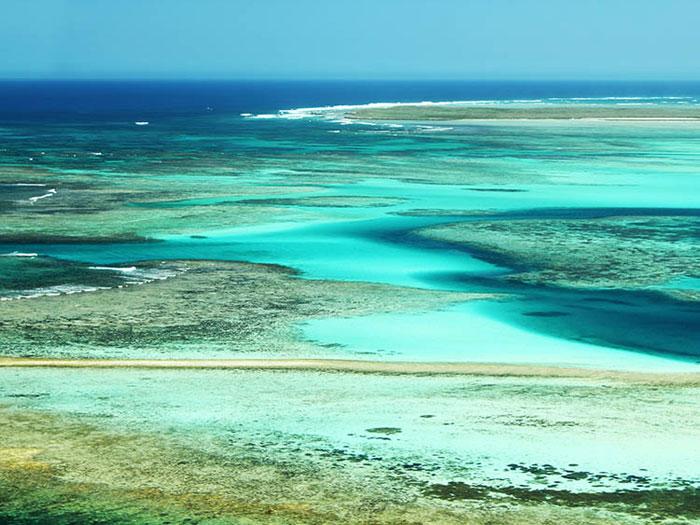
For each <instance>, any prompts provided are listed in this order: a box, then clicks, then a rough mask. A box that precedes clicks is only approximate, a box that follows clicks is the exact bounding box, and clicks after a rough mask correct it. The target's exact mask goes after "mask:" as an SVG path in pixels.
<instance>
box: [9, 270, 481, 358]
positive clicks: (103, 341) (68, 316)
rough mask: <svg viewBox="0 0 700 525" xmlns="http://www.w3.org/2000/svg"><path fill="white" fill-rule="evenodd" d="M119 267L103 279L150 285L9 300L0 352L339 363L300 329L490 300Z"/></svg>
mask: <svg viewBox="0 0 700 525" xmlns="http://www.w3.org/2000/svg"><path fill="white" fill-rule="evenodd" d="M37 264H38V263H37ZM119 269H120V268H113V269H112V270H110V269H102V270H99V272H103V273H105V277H104V279H107V278H111V279H118V278H119V277H118V275H114V274H120V273H121V274H123V275H134V274H139V275H141V276H143V279H144V280H148V279H149V276H151V277H150V282H146V283H145V284H140V285H139V284H133V285H130V286H122V287H111V288H109V289H104V290H102V289H101V290H96V291H91V292H89V293H74V294H70V295H65V294H64V295H58V296H41V297H33V298H30V299H17V300H13V301H1V302H0V318H2V327H3V333H2V337H1V338H0V352H1V353H2V354H4V355H13V356H35V357H39V356H44V357H47V356H53V357H88V358H89V357H92V358H104V357H115V356H118V357H145V358H167V357H169V358H183V357H185V358H186V357H219V358H221V357H222V356H223V357H226V356H228V357H241V356H249V357H250V356H251V355H256V356H266V357H271V356H287V357H298V356H299V355H305V356H306V357H308V356H318V355H326V356H329V355H330V356H336V357H337V356H339V355H344V354H342V350H338V349H334V348H330V349H329V348H324V347H321V346H315V345H314V344H313V343H310V342H305V341H304V340H303V339H302V337H301V333H300V331H299V329H298V328H297V327H296V324H297V323H299V322H301V321H304V320H306V319H312V318H319V317H333V316H350V315H362V314H369V313H375V312H384V311H411V310H414V311H415V310H418V311H421V310H428V309H432V308H438V307H440V306H444V305H447V304H451V303H454V302H459V301H466V300H471V299H478V298H482V297H489V296H484V295H481V294H467V293H450V292H433V291H426V290H418V289H412V288H399V287H392V286H386V285H381V284H371V283H351V282H335V281H315V280H306V279H297V278H295V276H296V273H295V272H294V271H293V270H291V269H289V268H284V267H281V266H275V265H264V264H251V263H233V262H215V261H174V262H150V263H149V262H146V263H137V264H134V265H133V266H132V267H131V268H129V269H133V271H132V272H131V273H125V274H124V273H123V272H119V271H118V270H119ZM91 271H93V272H94V271H95V270H91ZM90 275H92V274H90ZM98 275H101V274H98ZM110 275H111V277H109V276H110ZM124 284H126V283H124Z"/></svg>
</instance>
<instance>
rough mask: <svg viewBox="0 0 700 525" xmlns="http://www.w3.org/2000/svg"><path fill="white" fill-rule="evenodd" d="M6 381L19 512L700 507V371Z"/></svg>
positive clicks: (4, 413)
mask: <svg viewBox="0 0 700 525" xmlns="http://www.w3.org/2000/svg"><path fill="white" fill-rule="evenodd" d="M0 377H2V381H1V382H0V404H1V408H0V418H1V420H2V425H0V440H1V442H2V447H3V448H2V456H1V459H0V492H1V493H2V501H3V504H2V505H0V516H2V517H3V519H6V520H7V519H15V520H18V521H19V522H21V520H22V519H24V520H28V519H32V518H33V519H44V520H54V522H56V523H64V522H69V521H71V520H73V521H81V520H82V521H85V520H88V519H97V518H102V519H106V520H110V521H119V520H121V521H126V522H139V523H144V522H147V523H164V522H166V521H176V522H185V521H186V520H194V521H200V520H207V519H216V520H217V522H219V523H241V522H244V523H258V522H264V523H377V524H384V523H391V524H399V523H406V521H410V522H416V523H446V524H451V523H465V522H468V523H476V524H482V523H483V524H486V523H497V524H506V523H516V524H530V523H532V524H544V523H551V522H559V523H582V524H583V523H586V524H608V523H655V522H659V520H666V521H665V522H667V523H671V522H672V523H698V521H699V520H700V509H698V507H697V492H696V491H697V488H696V485H695V484H694V482H693V481H692V479H690V478H689V476H690V474H691V473H692V465H689V464H687V461H688V458H690V457H692V455H693V452H694V450H693V446H692V442H693V439H692V437H693V436H696V435H697V427H695V426H694V425H693V417H692V414H693V413H694V411H695V410H697V405H696V403H694V402H689V400H692V399H697V385H696V386H690V385H686V386H680V385H666V386H662V385H656V386H655V387H653V388H650V386H649V385H641V384H632V383H626V382H618V381H615V380H599V379H575V378H513V377H511V378H508V377H494V376H483V377H468V376H461V377H460V376H433V375H430V374H418V375H416V374H408V375H400V376H387V375H384V374H382V373H379V374H376V373H375V374H356V373H347V372H345V373H344V372H329V371H326V372H314V371H303V370H297V371H286V372H285V371H281V370H278V371H274V370H137V369H131V370H104V369H103V370H86V369H83V370H68V369H60V370H59V369H50V368H32V369H26V368H25V369H19V368H2V369H1V370H0ZM69 385H70V388H69V387H68V386H69ZM669 407H672V408H669ZM271 414H275V416H274V417H270V416H271ZM661 429H663V431H662V430H661ZM631 442H633V443H634V446H630V443H631Z"/></svg>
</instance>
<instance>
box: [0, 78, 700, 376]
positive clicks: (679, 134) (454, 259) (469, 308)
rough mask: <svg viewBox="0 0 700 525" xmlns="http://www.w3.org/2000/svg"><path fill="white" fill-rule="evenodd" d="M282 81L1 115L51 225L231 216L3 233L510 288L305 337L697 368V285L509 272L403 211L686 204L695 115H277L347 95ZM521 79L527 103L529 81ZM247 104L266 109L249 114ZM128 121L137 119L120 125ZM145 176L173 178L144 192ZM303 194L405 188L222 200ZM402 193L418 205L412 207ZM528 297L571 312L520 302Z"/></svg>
mask: <svg viewBox="0 0 700 525" xmlns="http://www.w3.org/2000/svg"><path fill="white" fill-rule="evenodd" d="M319 89H320V88H319ZM444 89H447V88H444ZM450 89H452V88H450ZM263 92H264V90H263ZM276 93H277V92H276ZM445 93H447V92H445ZM450 94H452V93H450ZM575 95H576V93H569V94H567V95H564V96H561V95H559V96H555V95H551V97H553V98H550V100H551V102H557V103H562V102H565V103H572V104H575V103H580V101H577V98H578V97H576V96H575ZM209 96H212V97H214V95H211V94H209ZM216 96H219V97H221V96H223V95H221V94H219V95H216ZM247 96H248V97H250V96H251V95H250V94H248V95H247ZM285 96H286V98H285V97H283V96H282V95H280V94H279V93H277V94H276V95H275V96H274V97H273V96H272V95H270V97H271V98H270V99H267V100H264V101H261V100H260V99H246V98H245V97H241V98H240V99H236V101H235V103H234V102H230V100H229V102H228V107H227V106H226V105H225V104H224V105H222V106H216V105H214V104H213V103H212V104H204V103H202V104H201V107H199V109H197V110H194V109H192V107H187V108H186V109H183V108H178V109H176V110H168V109H167V108H163V107H160V106H158V105H156V106H155V108H154V104H156V103H155V102H153V101H151V102H149V103H144V104H143V105H141V106H139V105H138V104H136V106H134V105H133V104H132V105H131V106H129V104H128V103H127V102H125V103H124V104H125V107H122V108H114V107H113V108H111V109H109V110H104V111H98V110H96V109H95V108H91V109H90V111H88V112H87V113H82V114H79V113H76V112H73V113H70V112H69V113H68V114H66V113H65V112H63V113H57V114H50V115H48V116H47V115H44V116H43V117H42V118H37V117H36V116H32V117H31V118H30V117H28V116H26V115H25V116H21V115H20V116H14V117H13V118H14V120H9V121H8V123H7V125H6V126H5V129H4V132H5V137H6V140H7V144H8V145H9V147H7V148H4V150H3V152H2V154H3V157H2V162H3V165H4V166H5V167H6V168H16V169H25V170H29V171H30V172H31V173H32V174H33V177H35V178H33V179H32V180H35V179H36V178H37V177H38V179H40V180H41V181H42V182H41V183H42V184H49V182H47V181H50V184H51V185H50V186H46V188H53V187H54V182H55V187H56V190H57V193H55V194H52V195H50V196H47V197H46V198H43V199H41V200H39V201H36V203H35V208H34V209H35V210H36V213H52V214H53V215H52V217H54V218H55V221H56V224H57V225H59V224H61V221H62V220H64V218H65V215H64V214H65V213H66V210H69V211H70V210H72V211H73V212H76V213H77V212H80V213H85V215H84V216H85V220H84V223H81V226H80V228H81V229H80V232H79V233H81V234H82V235H83V236H84V237H90V235H91V232H93V231H94V230H96V229H99V228H101V227H103V226H104V225H105V224H107V223H106V222H101V221H107V220H109V221H113V223H109V225H114V224H116V226H114V227H115V228H117V229H118V226H119V220H120V217H124V218H128V217H130V215H129V214H130V213H132V212H133V211H138V210H144V209H146V210H150V211H151V212H153V213H155V214H157V213H159V210H177V211H182V212H183V213H187V211H188V210H195V209H197V210H201V209H202V208H206V209H210V210H215V211H217V212H220V213H221V214H222V216H223V217H226V216H230V217H231V221H230V223H231V224H230V225H227V224H226V221H225V220H224V221H223V223H222V221H218V222H217V223H216V224H214V223H209V222H206V221H203V222H202V223H200V224H196V223H195V224H194V225H192V224H190V225H189V226H188V228H186V231H179V229H178V228H177V224H172V225H168V226H169V227H167V228H166V227H161V228H160V229H159V230H157V231H150V230H148V229H147V227H146V226H141V224H142V223H141V222H139V221H140V220H141V219H139V221H135V222H133V223H129V222H128V221H127V220H126V219H125V224H127V223H128V224H129V228H130V230H129V231H132V232H136V233H142V234H143V235H144V236H147V237H149V238H151V239H155V240H156V241H158V242H129V243H123V242H119V241H118V240H111V241H108V242H99V243H95V242H82V241H80V240H76V241H74V242H64V241H62V242H61V243H56V242H52V237H51V236H50V235H48V236H46V237H45V238H42V239H41V240H40V242H35V241H32V242H15V241H13V242H6V243H4V244H1V245H0V253H13V252H22V253H37V254H39V255H46V256H51V257H55V258H62V259H68V260H71V261H81V262H85V263H90V264H104V265H107V264H115V263H129V262H133V261H140V260H163V259H220V260H245V261H252V262H265V263H276V264H282V265H287V266H291V267H293V268H296V269H298V270H300V271H301V272H302V275H301V277H302V278H308V279H336V280H344V281H368V282H376V283H385V284H391V285H397V286H408V287H417V288H428V289H438V290H454V291H475V292H493V293H501V294H510V298H509V299H499V300H497V301H493V300H492V301H483V302H479V303H473V304H471V303H470V304H464V305H457V306H455V307H453V308H450V309H447V310H444V311H431V312H424V313H417V314H400V315H399V314H393V315H392V314H382V315H377V316H367V317H363V318H355V319H338V318H333V319H327V320H315V321H313V322H311V323H308V324H306V325H305V326H303V327H302V329H303V331H304V334H305V335H306V337H308V338H309V339H312V340H315V341H319V342H320V343H323V344H331V343H332V344H340V345H343V347H344V348H343V350H344V351H349V352H356V353H357V354H358V355H362V356H365V357H366V358H369V359H398V360H401V359H404V360H424V361H436V360H437V361H492V362H494V361H495V362H518V363H543V364H545V363H546V364H558V365H577V366H590V367H607V368H616V369H625V368H630V369H658V370H679V369H683V370H685V369H695V367H696V365H695V364H694V361H696V360H697V357H698V355H699V354H700V348H699V346H700V345H698V341H700V315H699V314H700V307H698V303H697V302H691V301H685V302H684V301H679V300H674V299H671V298H670V297H668V296H662V295H660V294H656V295H655V293H656V292H655V290H618V291H611V290H586V291H575V290H565V289H557V288H554V287H546V286H535V285H531V286H525V285H516V284H513V283H507V282H505V281H503V280H502V279H500V278H501V277H503V276H505V275H507V274H509V273H512V272H514V271H516V270H517V268H512V267H509V266H507V264H506V263H505V262H504V261H502V260H499V259H498V258H497V257H494V256H493V255H489V254H483V253H479V252H478V251H477V250H470V249H466V248H460V247H456V246H450V245H446V244H443V243H437V242H432V241H426V240H424V239H421V238H419V237H417V236H416V235H415V234H413V233H412V231H413V230H415V229H417V228H421V227H425V226H431V225H435V224H441V223H449V222H458V221H466V220H478V219H479V218H482V217H484V215H483V214H488V215H486V217H488V218H493V219H497V220H517V219H527V218H540V217H565V218H577V217H578V218H595V217H607V216H615V215H624V214H627V215H641V216H648V217H654V216H657V215H685V216H697V215H698V214H699V213H700V211H699V210H698V203H699V201H698V195H700V177H699V176H698V175H699V174H698V170H697V166H698V165H700V140H699V139H698V130H699V129H700V128H699V127H698V126H699V125H698V124H695V123H658V122H656V123H652V122H635V123H612V122H564V123H562V122H558V123H542V122H539V123H482V124H475V123H449V124H445V125H442V124H440V125H425V124H420V123H407V124H405V125H402V127H397V126H396V125H393V124H392V125H385V124H377V123H370V124H371V125H370V124H348V123H347V122H344V121H338V119H336V118H323V117H321V118H319V117H316V116H312V117H309V118H297V117H299V116H300V115H299V113H297V114H292V116H293V117H294V118H289V114H286V115H285V114H282V115H281V116H280V115H278V114H277V113H276V112H277V110H280V109H288V108H291V107H303V106H304V105H308V106H323V105H326V104H331V103H342V102H344V101H343V100H338V99H337V98H336V99H334V100H330V99H329V100H327V101H324V100H321V99H322V97H320V96H319V95H318V93H316V95H314V96H315V97H317V98H316V99H314V96H311V95H309V93H308V92H304V93H303V96H302V94H299V93H297V94H296V95H292V94H289V93H287V94H286V95H285ZM295 96H296V97H297V98H296V99H295V98H294V97H295ZM336 96H339V95H338V94H337V93H336ZM377 96H379V95H377ZM598 96H600V94H599V95H598ZM275 97H277V98H275ZM205 98H206V97H205V96H204V95H202V96H201V97H200V98H199V99H197V100H200V99H201V100H204V99H205ZM331 98H332V97H331ZM433 98H435V97H433ZM451 98H452V99H456V100H462V99H463V98H462V97H460V96H457V95H454V96H452V97H451ZM514 98H517V99H521V98H523V97H514ZM532 98H536V99H537V100H538V101H539V102H538V103H541V100H542V99H541V98H540V97H538V96H534V97H532ZM479 99H480V100H481V99H483V97H479ZM124 100H126V99H124ZM188 100H189V99H188ZM247 100H250V102H249V103H248V102H247ZM380 100H381V99H380ZM634 100H637V99H634ZM650 100H651V101H653V102H654V103H663V104H695V103H697V100H695V99H694V98H692V96H689V98H686V99H680V100H677V99H655V98H653V99H649V100H646V99H645V100H644V101H643V102H647V103H648V102H649V101H650ZM365 101H366V102H371V101H372V100H371V99H370V100H365ZM594 101H595V102H596V103H617V102H616V101H615V100H608V99H595V100H594ZM322 102H325V103H322ZM347 102H355V100H352V99H348V100H347ZM356 102H358V103H359V102H362V101H361V100H358V101H356ZM504 102H506V103H507V101H500V103H504ZM627 102H628V101H627ZM149 104H150V105H149ZM205 107H206V108H209V109H205ZM239 113H250V114H252V115H253V117H241V116H240V115H239ZM301 113H303V112H301ZM257 114H265V115H270V117H271V118H262V119H260V118H254V116H255V115H257ZM302 116H304V115H302ZM135 121H149V122H150V124H149V125H148V126H134V125H133V122H135ZM42 174H43V175H42ZM22 177H23V176H22V175H21V174H17V175H13V174H12V172H6V173H4V174H3V180H2V181H0V182H2V183H3V184H2V185H0V190H1V191H3V192H4V194H5V195H6V198H5V199H3V202H9V203H10V204H7V206H13V204H12V203H13V202H17V201H23V200H25V201H26V200H28V199H29V198H31V197H32V196H39V195H43V194H44V187H38V188H35V190H37V192H36V195H35V194H34V193H31V187H20V186H16V183H18V182H21V181H22V180H23V178H22ZM98 185H99V186H98ZM27 188H30V189H27ZM95 188H99V191H100V192H102V191H107V190H109V191H112V190H115V191H116V190H119V191H120V192H122V193H120V194H118V195H117V196H116V197H115V196H114V195H113V194H110V195H111V196H110V197H109V199H111V200H105V201H102V200H100V199H102V198H104V197H103V195H104V194H101V193H95V192H94V191H95ZM222 188H225V189H222ZM263 189H264V192H263V194H259V195H256V192H260V191H262V190H263ZM159 191H162V192H163V194H166V193H167V195H168V196H169V197H167V198H166V199H159V198H157V197H158V192H159ZM91 192H92V193H91ZM179 192H180V193H182V197H178V193H179ZM30 193H31V195H30ZM209 193H217V195H215V196H212V195H208V194H209ZM220 193H223V194H220ZM119 195H123V197H119ZM302 197H390V198H395V199H400V200H399V201H396V202H391V203H388V204H387V205H385V206H376V207H375V206H372V207H362V206H355V207H345V206H343V207H341V206H338V207H332V206H323V207H315V206H308V205H296V204H294V203H293V201H292V202H291V203H288V204H282V205H274V206H275V209H276V210H277V211H276V213H275V214H274V215H273V214H270V215H269V216H264V215H263V216H261V217H257V218H256V220H255V221H253V223H251V224H247V225H237V224H236V221H235V220H234V219H235V217H236V214H238V213H240V212H241V211H242V210H243V211H245V210H250V209H254V208H255V207H256V204H255V199H262V202H263V203H264V199H269V198H286V199H294V198H302ZM61 199H68V200H61ZM70 199H72V200H70ZM114 199H116V200H117V201H116V202H117V204H115V201H114ZM52 200H53V202H55V203H64V202H65V203H66V204H65V206H66V208H65V209H61V210H60V212H59V211H56V210H55V209H52V211H45V212H44V211H43V210H44V209H45V208H42V206H50V205H52V204H51V202H52ZM240 201H245V204H241V203H240ZM98 204H99V208H100V209H102V208H105V209H107V208H109V207H114V206H116V209H117V210H118V211H119V214H117V215H115V216H114V217H111V216H110V218H109V219H100V217H101V216H97V215H92V214H93V213H95V210H94V209H93V208H97V207H98ZM46 209H47V210H48V208H46ZM109 209H112V208H109ZM120 210H121V211H120ZM415 210H430V211H429V212H427V216H410V215H409V213H413V212H414V211H415ZM30 211H31V210H30ZM465 212H466V213H475V214H474V215H464V213H465ZM120 214H121V215H120ZM424 215H425V213H424ZM29 216H31V213H29ZM93 217H96V218H95V219H94V220H93ZM143 224H145V223H143ZM170 226H171V227H170ZM543 249H546V246H545V247H543ZM688 279H691V280H690V281H684V283H685V284H682V285H681V286H679V288H686V287H687V285H688V283H690V285H691V288H696V283H695V281H696V280H697V279H694V280H693V278H692V277H688ZM39 284H40V283H37V285H39ZM532 311H535V312H541V311H545V312H549V311H557V312H562V311H564V312H566V315H561V316H558V317H545V318H543V317H538V316H532V315H527V314H528V312H532Z"/></svg>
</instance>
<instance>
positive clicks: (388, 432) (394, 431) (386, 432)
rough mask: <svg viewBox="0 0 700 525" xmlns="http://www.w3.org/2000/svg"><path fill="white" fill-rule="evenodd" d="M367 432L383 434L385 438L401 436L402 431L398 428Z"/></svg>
mask: <svg viewBox="0 0 700 525" xmlns="http://www.w3.org/2000/svg"><path fill="white" fill-rule="evenodd" d="M365 432H369V433H370V434H382V435H384V436H392V435H394V434H400V433H401V429H400V428H398V427H375V428H368V429H365Z"/></svg>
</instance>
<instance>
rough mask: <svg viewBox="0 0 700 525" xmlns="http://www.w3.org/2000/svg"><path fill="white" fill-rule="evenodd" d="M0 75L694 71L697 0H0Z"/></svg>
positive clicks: (614, 75) (494, 75) (653, 74)
mask: <svg viewBox="0 0 700 525" xmlns="http://www.w3.org/2000/svg"><path fill="white" fill-rule="evenodd" d="M0 13H1V15H0V78H192V79H199V78H202V79H206V78H217V79H218V78H221V79H239V78H254V79H266V78H278V79H347V78H357V79H372V78H376V79H417V78H418V79H460V80H462V79H475V80H476V79H581V80H584V79H622V80H625V79H651V80H656V79H659V80H682V79H688V80H699V79H700V57H699V55H698V51H700V30H699V29H698V27H700V1H698V0H665V1H661V0H605V1H598V0H576V1H574V0H572V1H569V0H433V1H429V0H402V1H399V0H351V1H346V0H0Z"/></svg>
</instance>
